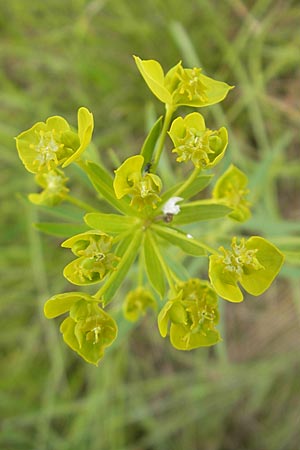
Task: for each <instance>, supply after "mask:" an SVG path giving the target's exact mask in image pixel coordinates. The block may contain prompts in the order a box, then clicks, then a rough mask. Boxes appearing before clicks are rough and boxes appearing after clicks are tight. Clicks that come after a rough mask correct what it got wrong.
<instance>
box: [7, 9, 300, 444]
mask: <svg viewBox="0 0 300 450" xmlns="http://www.w3.org/2000/svg"><path fill="white" fill-rule="evenodd" d="M299 18H300V5H299V2H297V1H289V0H288V1H280V0H277V1H276V0H275V1H274V0H273V1H271V0H256V1H254V0H253V1H250V0H249V1H244V2H243V1H241V0H226V1H224V2H220V1H217V0H213V1H211V0H192V1H190V2H184V1H180V0H164V1H163V0H144V1H143V2H129V1H125V0H110V1H108V0H106V1H105V0H92V1H86V0H72V1H71V0H65V1H64V2H62V1H58V0H51V1H49V2H40V1H38V0H32V1H31V2H24V1H22V0H10V1H9V2H1V4H0V36H1V40H0V58H1V72H0V84H1V92H0V101H1V105H2V108H1V110H0V116H1V120H0V150H1V152H0V155H1V156H0V158H1V166H2V171H1V206H2V218H3V219H2V221H1V237H2V251H1V260H0V267H1V280H2V283H1V296H0V311H1V324H0V325H1V326H0V342H1V355H2V363H1V381H0V383H1V392H0V415H1V417H2V427H1V431H0V448H3V449H5V450H17V449H20V450H21V449H22V450H27V449H28V450H32V449H36V450H46V449H47V450H48V449H49V450H83V449H84V450H102V449H103V450H108V449H111V450H165V449H167V450H183V449H188V450H190V449H199V450H200V449H201V450H202V449H203V450H237V449H239V450H262V449H268V450H296V449H297V448H299V444H298V442H299V439H300V431H299V430H300V426H299V421H300V386H299V383H300V382H299V376H298V373H299V368H300V367H299V366H300V356H299V350H298V349H299V344H300V338H299V317H300V316H299V314H300V306H299V305H300V283H299V275H300V263H299V261H300V258H299V251H300V237H299V236H300V222H299V218H300V195H299V188H300V151H299V144H300V142H299V141H300V136H299V125H300V112H299V104H300V89H299V88H300V81H299V80H300V78H299V75H300V67H299V47H300V29H299ZM132 54H137V55H140V56H141V57H142V58H145V59H147V58H154V59H158V60H159V61H161V63H162V65H163V66H164V67H165V68H166V69H167V68H169V67H171V66H172V65H174V64H175V63H176V62H177V61H178V60H179V59H182V60H183V62H184V64H185V65H187V66H193V65H197V64H198V63H200V64H201V66H202V67H203V70H204V71H205V72H206V73H207V74H208V75H210V76H213V77H215V78H219V79H221V80H224V81H227V82H228V83H229V84H234V85H236V88H235V90H234V91H232V93H231V94H230V96H229V98H228V99H227V100H226V101H225V102H223V103H222V104H220V105H215V106H214V107H212V108H209V110H208V111H206V110H204V112H203V113H204V114H205V116H206V118H207V120H209V121H210V126H211V127H212V128H213V126H214V124H215V125H216V127H220V126H221V125H226V126H227V127H228V129H229V133H230V147H229V149H228V155H227V158H226V159H225V161H224V162H223V164H222V165H221V166H220V168H219V169H218V170H219V171H220V172H221V171H223V170H224V169H225V168H226V166H227V165H228V164H229V163H230V161H233V162H234V163H235V164H237V165H238V166H239V167H240V168H242V169H244V170H246V171H247V173H248V174H249V176H250V185H251V187H252V198H253V201H255V202H256V207H255V211H254V215H253V218H252V219H251V220H250V221H249V222H247V223H246V224H244V225H243V227H242V231H243V232H245V233H260V234H262V235H264V236H267V237H269V238H270V239H271V240H272V241H273V242H274V243H276V244H277V245H279V246H281V248H282V249H284V250H286V252H287V255H288V257H287V264H286V265H285V267H284V270H283V271H282V277H281V279H280V280H279V281H277V282H276V283H275V284H274V286H273V287H272V288H271V289H270V291H268V293H266V294H265V295H264V296H262V297H261V298H259V299H256V298H255V299H253V298H248V299H246V301H245V302H244V303H243V304H241V305H231V304H228V303H226V304H225V303H224V302H223V303H222V305H223V316H224V321H223V324H222V327H223V328H224V333H225V334H226V339H225V341H224V344H223V346H219V348H218V347H217V348H216V350H213V351H207V350H205V349H203V350H197V351H193V352H191V353H180V352H176V351H175V350H173V349H171V348H170V345H169V344H168V342H167V341H163V340H161V339H160V337H159V336H158V333H157V329H156V325H155V320H154V318H153V317H152V318H151V317H149V318H148V319H146V320H144V321H143V322H142V323H141V324H140V325H138V326H137V327H136V328H135V329H132V326H131V325H129V324H127V323H125V322H124V321H123V320H122V319H121V318H119V326H120V338H119V340H118V341H117V342H116V344H115V345H114V347H113V348H112V349H111V350H110V351H108V352H107V355H106V357H105V359H104V361H103V363H102V364H101V366H100V367H99V368H98V369H96V368H94V367H90V366H87V365H86V364H85V363H84V362H83V361H81V360H79V359H78V358H77V357H76V355H74V354H73V353H72V352H71V351H70V350H69V349H67V348H66V347H65V346H64V344H63V343H62V340H61V338H60V336H59V331H58V323H54V322H53V323H52V322H50V321H47V320H46V319H45V318H44V317H43V312H42V309H43V304H44V301H45V299H46V298H47V297H48V296H49V295H52V294H54V293H57V292H62V291H63V290H65V289H68V286H67V283H66V282H65V280H64V279H63V276H62V271H61V269H62V267H63V266H64V263H65V262H66V261H67V260H68V255H67V254H66V252H64V251H60V250H59V243H60V241H59V240H58V239H54V238H49V237H47V236H41V235H39V234H38V233H37V232H36V231H35V230H34V229H33V228H32V226H31V224H32V222H36V221H37V220H38V219H39V217H40V213H39V212H38V211H36V210H35V209H34V208H33V207H29V206H26V205H25V204H24V202H22V201H20V199H19V198H18V196H17V195H16V193H20V194H21V195H26V194H27V193H29V192H31V191H33V190H34V183H33V180H32V177H31V176H30V174H28V173H26V172H25V170H24V169H23V167H22V164H21V162H20V161H19V160H18V157H17V153H16V150H15V145H14V142H13V139H12V138H13V136H16V135H17V134H18V133H19V132H20V131H22V130H24V129H27V128H28V127H29V126H31V125H32V124H33V123H34V122H36V121H38V120H45V119H46V117H48V116H49V115H52V114H60V115H63V116H65V117H66V118H67V119H68V120H69V121H70V122H72V123H74V124H75V123H76V111H77V108H78V107H79V106H82V105H84V106H87V107H88V108H89V109H90V110H91V111H93V113H94V116H95V123H96V131H95V138H94V142H95V145H96V147H97V148H98V149H99V152H100V157H101V158H102V159H103V161H104V162H105V163H107V165H108V166H109V167H113V166H114V165H115V163H116V161H115V160H114V157H112V156H111V155H112V154H113V153H112V149H113V150H114V151H115V153H116V157H117V158H120V159H121V160H122V159H124V158H125V157H127V156H129V155H130V154H132V153H133V152H137V151H138V150H139V146H140V144H141V142H142V141H143V137H144V133H145V129H146V128H148V126H149V121H150V122H151V120H152V118H153V117H156V116H158V115H159V114H161V113H162V111H163V107H162V105H159V104H158V102H156V101H155V100H154V99H153V97H152V96H151V93H150V92H147V88H146V86H145V85H144V83H143V80H142V79H141V77H140V76H139V74H138V73H137V70H136V68H135V66H134V63H133V60H132V57H131V55H132ZM183 112H184V109H183ZM171 167H172V164H171V163H170V162H169V161H168V159H167V158H164V161H163V171H164V172H165V173H164V175H165V177H166V178H167V179H168V181H169V183H172V182H173V180H174V173H172V172H171ZM74 176H75V180H76V179H78V177H79V174H76V173H74ZM76 177H77V178H76ZM175 177H176V173H175ZM77 184H78V183H76V181H75V182H73V185H72V188H73V190H74V191H77V192H78V193H81V191H80V188H78V187H77ZM83 194H84V192H83ZM235 230H236V228H235V227H234V226H233V225H232V224H231V223H229V222H224V221H220V222H219V223H218V224H217V229H215V230H214V231H213V232H212V231H211V227H210V225H208V226H203V228H201V230H198V233H200V232H201V234H203V233H204V234H205V235H206V236H207V239H208V240H210V241H212V242H214V241H215V239H216V234H217V236H218V238H219V239H220V240H223V239H225V240H226V238H227V237H228V233H230V234H231V233H233V232H235ZM239 232H240V231H239ZM297 252H298V253H297ZM178 257H181V255H178ZM186 264H189V265H190V270H191V272H192V273H193V274H194V275H195V276H196V275H198V276H199V274H200V273H201V270H203V268H202V266H201V264H200V263H199V261H197V260H190V259H187V260H186V262H185V265H186ZM121 297H122V292H121V293H120V295H119V303H120V302H121V300H122V298H121ZM117 300H118V299H117ZM117 309H118V308H117V307H116V314H117V315H119V313H118V311H117Z"/></svg>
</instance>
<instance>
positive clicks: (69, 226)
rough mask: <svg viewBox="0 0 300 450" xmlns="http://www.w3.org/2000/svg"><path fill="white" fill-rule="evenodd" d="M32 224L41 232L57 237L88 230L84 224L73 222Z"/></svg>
mask: <svg viewBox="0 0 300 450" xmlns="http://www.w3.org/2000/svg"><path fill="white" fill-rule="evenodd" d="M33 225H34V227H35V228H36V229H37V230H39V231H42V232H43V233H46V234H50V235H52V236H58V237H68V236H73V235H74V234H78V233H83V232H84V231H87V230H88V228H87V226H86V225H84V224H82V225H80V224H75V223H55V222H38V223H34V224H33Z"/></svg>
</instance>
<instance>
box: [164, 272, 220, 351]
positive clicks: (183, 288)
mask: <svg viewBox="0 0 300 450" xmlns="http://www.w3.org/2000/svg"><path fill="white" fill-rule="evenodd" d="M176 290H177V293H176V294H175V295H174V296H172V298H171V299H170V300H169V301H168V302H167V303H166V304H165V306H164V307H163V309H162V310H161V311H160V313H159V316H158V327H159V331H160V334H161V335H162V337H165V336H166V335H167V333H168V328H169V324H170V341H171V344H172V345H173V347H175V348H177V349H179V350H192V349H194V348H197V347H203V346H204V347H206V346H210V345H214V344H216V343H217V342H219V341H220V340H221V338H220V334H219V332H218V330H217V329H216V325H217V324H218V322H219V312H218V297H217V295H216V293H215V292H214V290H213V289H212V288H211V286H210V285H209V283H208V282H206V281H202V280H199V279H196V278H192V279H190V280H188V281H186V282H183V283H180V284H179V285H178V286H177V287H176Z"/></svg>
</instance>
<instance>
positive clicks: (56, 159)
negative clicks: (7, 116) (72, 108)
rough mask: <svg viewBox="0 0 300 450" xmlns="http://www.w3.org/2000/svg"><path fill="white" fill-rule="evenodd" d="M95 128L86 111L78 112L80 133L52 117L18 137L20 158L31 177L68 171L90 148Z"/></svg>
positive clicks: (80, 109) (91, 116) (64, 121)
mask: <svg viewBox="0 0 300 450" xmlns="http://www.w3.org/2000/svg"><path fill="white" fill-rule="evenodd" d="M93 127H94V122H93V115H92V114H91V113H90V112H89V111H88V110H87V109H86V108H79V110H78V133H75V132H74V131H72V130H71V128H70V125H69V124H68V122H67V121H66V120H65V119H64V118H63V117H60V116H53V117H49V118H48V119H47V120H46V122H37V123H36V124H35V125H33V127H31V128H30V129H29V130H26V131H23V132H22V133H21V134H19V136H17V137H16V142H17V149H18V152H19V156H20V158H21V160H22V162H23V164H24V165H25V167H26V169H27V170H28V171H29V172H32V173H40V172H45V171H50V170H53V169H55V168H56V167H57V166H60V165H62V166H63V167H66V166H67V165H69V164H70V163H71V162H72V161H74V160H75V159H77V158H78V157H79V156H80V155H81V153H82V152H83V151H84V150H85V149H86V148H87V146H88V145H89V143H90V140H91V137H92V132H93Z"/></svg>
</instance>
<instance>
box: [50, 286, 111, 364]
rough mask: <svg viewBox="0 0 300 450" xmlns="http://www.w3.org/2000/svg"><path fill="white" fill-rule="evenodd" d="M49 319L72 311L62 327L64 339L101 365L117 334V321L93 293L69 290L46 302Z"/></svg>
mask: <svg viewBox="0 0 300 450" xmlns="http://www.w3.org/2000/svg"><path fill="white" fill-rule="evenodd" d="M44 312H45V316H46V317H47V318H48V319H52V318H54V317H58V316H60V315H61V314H64V313H66V312H70V315H69V317H67V318H66V319H65V320H64V321H63V322H62V324H61V326H60V331H61V333H62V334H63V338H64V341H65V342H66V344H68V345H69V347H71V349H72V350H74V351H75V352H77V353H78V354H79V355H80V356H81V357H82V358H83V359H85V360H86V361H87V362H89V363H92V364H95V365H98V362H99V361H100V359H101V358H102V357H103V355H104V350H105V348H106V347H109V346H110V345H111V344H112V343H113V341H114V340H115V338H116V336H117V324H116V322H115V321H114V320H113V319H112V318H111V317H110V316H109V315H108V314H107V313H106V312H105V311H103V309H102V308H100V307H99V306H98V305H97V301H95V299H93V298H92V297H91V296H89V295H87V294H84V293H81V292H68V293H67V294H58V295H54V296H53V297H51V298H50V299H49V300H48V301H47V302H46V304H45V308H44Z"/></svg>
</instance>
